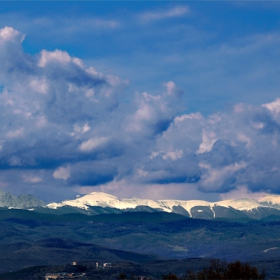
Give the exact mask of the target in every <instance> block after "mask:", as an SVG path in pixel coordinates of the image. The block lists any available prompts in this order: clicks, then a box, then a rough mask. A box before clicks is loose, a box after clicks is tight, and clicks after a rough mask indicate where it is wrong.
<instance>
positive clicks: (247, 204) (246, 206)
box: [215, 198, 266, 211]
mask: <svg viewBox="0 0 280 280" xmlns="http://www.w3.org/2000/svg"><path fill="white" fill-rule="evenodd" d="M215 204H216V205H218V206H223V207H232V208H234V209H236V210H241V211H242V210H252V209H254V208H258V207H266V206H264V205H262V204H260V203H258V202H257V201H256V200H254V199H247V198H239V199H230V200H223V201H219V202H216V203H215Z"/></svg>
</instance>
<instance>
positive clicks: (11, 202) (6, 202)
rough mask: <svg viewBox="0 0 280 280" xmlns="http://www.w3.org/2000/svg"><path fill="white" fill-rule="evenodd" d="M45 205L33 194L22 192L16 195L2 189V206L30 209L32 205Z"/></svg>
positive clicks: (0, 196)
mask: <svg viewBox="0 0 280 280" xmlns="http://www.w3.org/2000/svg"><path fill="white" fill-rule="evenodd" d="M44 205H45V204H44V202H43V201H41V200H39V199H37V198H36V197H35V196H33V195H30V194H21V195H19V196H14V195H12V194H10V193H6V192H3V191H1V190H0V207H6V208H17V209H29V208H32V207H40V206H41V207H42V206H44Z"/></svg>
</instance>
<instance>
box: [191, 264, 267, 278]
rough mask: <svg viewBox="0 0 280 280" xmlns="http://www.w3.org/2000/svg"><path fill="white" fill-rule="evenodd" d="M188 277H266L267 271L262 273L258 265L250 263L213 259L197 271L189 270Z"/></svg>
mask: <svg viewBox="0 0 280 280" xmlns="http://www.w3.org/2000/svg"><path fill="white" fill-rule="evenodd" d="M186 278H187V279H192V280H194V279H195V280H200V279H201V280H202V279H203V280H204V279H209V280H210V279H242V280H243V279H244V280H245V279H259V280H261V279H265V273H264V272H262V273H260V272H259V271H258V269H257V268H256V267H253V266H251V265H250V264H248V263H241V262H240V261H236V262H230V263H228V262H225V261H220V260H212V261H211V262H210V265H209V266H208V267H206V268H204V269H203V270H202V271H199V272H197V273H195V272H193V271H188V272H187V276H186Z"/></svg>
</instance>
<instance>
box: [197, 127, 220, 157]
mask: <svg viewBox="0 0 280 280" xmlns="http://www.w3.org/2000/svg"><path fill="white" fill-rule="evenodd" d="M216 141H217V136H216V135H215V133H214V132H213V131H206V130H205V129H203V132H202V143H201V144H200V145H199V149H198V150H197V152H196V153H197V154H201V153H205V152H209V151H211V149H212V147H213V145H214V143H215V142H216Z"/></svg>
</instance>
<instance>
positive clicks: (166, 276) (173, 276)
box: [162, 272, 179, 280]
mask: <svg viewBox="0 0 280 280" xmlns="http://www.w3.org/2000/svg"><path fill="white" fill-rule="evenodd" d="M162 279H165V280H172V279H179V278H178V277H177V276H176V275H175V274H173V273H170V272H169V273H168V274H167V275H162Z"/></svg>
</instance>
